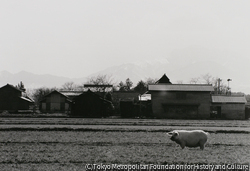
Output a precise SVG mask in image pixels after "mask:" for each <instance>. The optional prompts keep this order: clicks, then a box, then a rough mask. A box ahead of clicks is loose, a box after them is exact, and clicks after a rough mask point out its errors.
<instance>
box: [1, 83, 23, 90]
mask: <svg viewBox="0 0 250 171" xmlns="http://www.w3.org/2000/svg"><path fill="white" fill-rule="evenodd" d="M4 87H11V88H13V89H14V90H17V91H20V92H23V90H20V89H19V88H17V87H15V86H13V85H11V84H6V85H5V86H3V87H1V88H0V89H2V88H4Z"/></svg>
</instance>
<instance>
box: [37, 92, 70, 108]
mask: <svg viewBox="0 0 250 171" xmlns="http://www.w3.org/2000/svg"><path fill="white" fill-rule="evenodd" d="M70 106H71V100H70V99H69V97H68V96H65V95H64V94H62V93H60V92H59V91H57V90H54V91H52V92H51V93H49V94H47V95H45V96H44V98H43V100H41V101H40V106H39V108H40V111H41V112H43V113H55V112H63V113H65V112H69V111H70Z"/></svg>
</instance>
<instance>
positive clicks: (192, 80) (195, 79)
mask: <svg viewBox="0 0 250 171" xmlns="http://www.w3.org/2000/svg"><path fill="white" fill-rule="evenodd" d="M198 82H200V78H199V77H196V78H191V80H190V84H197V83H198Z"/></svg>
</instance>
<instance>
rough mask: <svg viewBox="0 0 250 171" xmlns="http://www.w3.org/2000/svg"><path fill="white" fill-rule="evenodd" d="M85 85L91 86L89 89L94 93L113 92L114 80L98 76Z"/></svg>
mask: <svg viewBox="0 0 250 171" xmlns="http://www.w3.org/2000/svg"><path fill="white" fill-rule="evenodd" d="M84 85H91V87H88V88H91V89H92V90H94V91H111V90H112V86H113V78H112V76H108V75H98V76H96V77H90V78H89V79H88V81H87V82H86V83H85V84H84ZM102 85H103V86H102ZM95 86H96V87H95Z"/></svg>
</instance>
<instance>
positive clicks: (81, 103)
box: [72, 90, 113, 118]
mask: <svg viewBox="0 0 250 171" xmlns="http://www.w3.org/2000/svg"><path fill="white" fill-rule="evenodd" d="M112 111H113V105H112V102H110V101H108V100H105V99H103V98H102V97H101V96H99V95H97V94H96V93H94V92H92V91H90V90H88V91H86V92H83V93H82V94H80V95H79V96H76V97H75V98H74V99H73V102H72V116H77V117H85V118H100V117H107V116H109V115H110V114H111V113H112Z"/></svg>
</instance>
